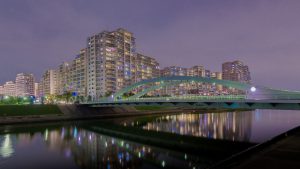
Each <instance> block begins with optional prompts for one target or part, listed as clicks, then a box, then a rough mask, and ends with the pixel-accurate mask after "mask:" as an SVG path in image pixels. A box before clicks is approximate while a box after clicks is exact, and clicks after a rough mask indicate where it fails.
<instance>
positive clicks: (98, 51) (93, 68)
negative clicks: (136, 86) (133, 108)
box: [87, 28, 135, 98]
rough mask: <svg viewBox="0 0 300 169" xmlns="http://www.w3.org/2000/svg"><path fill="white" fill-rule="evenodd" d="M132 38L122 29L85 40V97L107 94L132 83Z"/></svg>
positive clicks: (131, 35)
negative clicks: (86, 95) (86, 66)
mask: <svg viewBox="0 0 300 169" xmlns="http://www.w3.org/2000/svg"><path fill="white" fill-rule="evenodd" d="M134 53H135V38H134V37H133V34H132V33H131V32H129V31H127V30H125V29H121V28H120V29H117V30H115V31H112V32H108V31H103V32H101V33H99V34H96V35H93V36H90V37H88V39H87V56H88V57H87V58H88V59H87V63H88V68H87V75H88V76H87V94H88V95H89V96H91V97H92V98H99V97H101V96H105V95H110V94H112V93H114V92H116V91H117V90H120V89H122V88H123V87H125V86H128V85H130V84H132V83H133V80H134V73H135V71H134V67H135V65H134V63H133V57H134Z"/></svg>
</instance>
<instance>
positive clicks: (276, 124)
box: [121, 110, 300, 143]
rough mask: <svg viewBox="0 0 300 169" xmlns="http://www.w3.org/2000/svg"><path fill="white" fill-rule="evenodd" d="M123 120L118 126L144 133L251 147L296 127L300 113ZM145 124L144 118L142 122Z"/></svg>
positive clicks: (225, 113) (287, 111)
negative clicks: (241, 144)
mask: <svg viewBox="0 0 300 169" xmlns="http://www.w3.org/2000/svg"><path fill="white" fill-rule="evenodd" d="M141 121H142V120H140V119H135V120H124V121H122V122H121V123H122V125H124V126H127V125H130V126H137V127H142V128H143V129H145V130H155V131H164V132H170V133H176V134H180V135H190V136H196V137H204V138H211V139H222V140H223V139H224V140H232V141H243V142H252V143H261V142H265V141H267V140H269V139H271V138H273V137H275V136H277V135H279V134H281V133H283V132H285V131H288V130H290V129H292V128H294V127H297V126H300V111H298V110H297V111H294V110H255V111H247V112H223V113H203V114H199V113H198V114H195V113H194V114H193V113H186V114H176V115H163V116H158V117H155V118H153V117H149V119H148V120H146V122H141ZM143 121H145V118H143Z"/></svg>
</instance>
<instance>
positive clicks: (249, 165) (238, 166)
mask: <svg viewBox="0 0 300 169" xmlns="http://www.w3.org/2000/svg"><path fill="white" fill-rule="evenodd" d="M212 168H214V169H215V168H222V169H229V168H230V169H286V168H288V169H299V168H300V127H298V128H296V129H293V130H291V131H288V132H287V133H284V134H281V135H280V136H278V137H276V138H274V139H273V140H270V141H268V142H266V143H263V144H262V145H258V146H257V147H254V148H252V149H251V150H248V151H245V152H244V153H241V154H240V155H237V156H236V157H233V158H232V159H229V160H227V161H225V162H223V163H220V164H219V165H217V166H215V167H212Z"/></svg>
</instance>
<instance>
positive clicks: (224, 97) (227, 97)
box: [85, 95, 246, 104]
mask: <svg viewBox="0 0 300 169" xmlns="http://www.w3.org/2000/svg"><path fill="white" fill-rule="evenodd" d="M245 99H246V95H221V96H174V97H142V98H122V99H115V100H113V99H110V100H109V99H107V98H100V99H97V100H93V101H88V102H85V103H89V104H93V103H107V102H110V103H113V102H115V103H120V102H155V101H158V102H159V101H161V102H172V101H210V100H220V101H222V100H226V101H228V100H245Z"/></svg>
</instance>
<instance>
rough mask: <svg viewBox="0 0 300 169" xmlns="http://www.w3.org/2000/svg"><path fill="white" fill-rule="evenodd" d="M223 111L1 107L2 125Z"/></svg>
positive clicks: (31, 106) (52, 106)
mask: <svg viewBox="0 0 300 169" xmlns="http://www.w3.org/2000/svg"><path fill="white" fill-rule="evenodd" d="M223 111H226V109H222V110H215V109H182V108H176V107H171V108H166V107H164V108H160V109H158V108H157V107H155V108H151V106H150V107H149V108H148V109H145V108H142V109H139V108H135V107H132V106H124V107H106V108H99V107H86V106H78V105H22V106H21V105H8V106H0V112H1V113H0V125H8V124H21V123H42V122H57V121H73V120H93V119H108V118H117V117H131V116H144V115H153V114H157V115H159V114H165V113H182V112H203V113H204V112H223ZM231 111H232V110H231Z"/></svg>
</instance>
